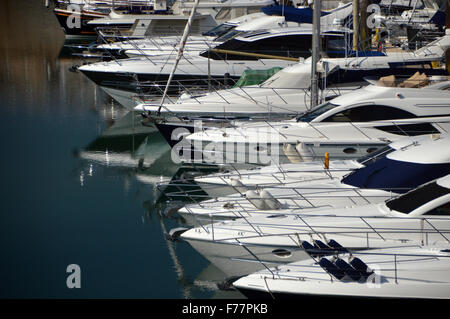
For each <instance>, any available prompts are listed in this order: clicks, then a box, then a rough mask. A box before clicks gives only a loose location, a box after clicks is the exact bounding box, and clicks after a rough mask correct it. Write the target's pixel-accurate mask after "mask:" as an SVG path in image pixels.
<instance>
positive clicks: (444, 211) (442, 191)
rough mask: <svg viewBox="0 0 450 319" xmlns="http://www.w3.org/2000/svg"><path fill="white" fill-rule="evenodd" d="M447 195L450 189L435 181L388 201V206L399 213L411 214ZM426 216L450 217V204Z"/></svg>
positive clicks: (433, 210) (429, 212)
mask: <svg viewBox="0 0 450 319" xmlns="http://www.w3.org/2000/svg"><path fill="white" fill-rule="evenodd" d="M447 194H450V189H448V188H446V187H442V186H440V185H438V184H437V183H436V181H433V182H431V183H428V184H425V185H423V186H421V187H419V188H416V189H414V190H412V191H409V192H407V193H406V194H404V195H401V196H398V197H396V198H393V199H390V200H388V201H386V206H387V207H389V208H390V209H392V210H395V211H397V212H401V213H404V214H409V213H411V212H412V211H414V210H415V209H416V208H419V207H421V206H422V205H424V204H426V203H428V202H430V201H432V200H434V199H437V198H439V197H442V196H444V195H447ZM424 215H450V203H446V204H444V205H441V206H439V207H436V208H433V209H432V210H430V211H428V212H426V213H425V214H424Z"/></svg>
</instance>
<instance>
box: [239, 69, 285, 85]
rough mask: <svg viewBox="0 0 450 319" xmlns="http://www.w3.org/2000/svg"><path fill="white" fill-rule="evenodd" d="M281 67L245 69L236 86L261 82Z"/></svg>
mask: <svg viewBox="0 0 450 319" xmlns="http://www.w3.org/2000/svg"><path fill="white" fill-rule="evenodd" d="M281 69H282V68H281V67H278V66H276V67H273V68H270V69H267V70H245V71H244V72H242V75H241V77H240V78H239V80H238V81H237V82H236V84H235V85H234V87H242V86H249V85H255V84H261V83H263V82H264V81H265V80H267V79H268V78H270V77H271V76H272V75H274V74H275V73H277V72H278V71H280V70H281Z"/></svg>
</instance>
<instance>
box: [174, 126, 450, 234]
mask: <svg viewBox="0 0 450 319" xmlns="http://www.w3.org/2000/svg"><path fill="white" fill-rule="evenodd" d="M449 143H450V138H449V136H448V135H447V134H445V135H442V136H441V137H436V136H432V137H430V136H420V137H416V138H411V139H406V140H405V139H403V141H400V142H397V143H392V144H391V146H392V147H391V149H387V150H385V153H379V154H374V156H373V157H368V161H364V160H363V161H361V163H359V164H362V163H363V165H361V166H362V167H360V168H354V169H353V170H352V171H349V172H350V173H349V174H345V171H330V172H328V171H318V172H317V173H311V172H301V173H299V174H296V175H297V176H295V177H294V178H292V179H290V178H288V179H286V180H283V179H282V178H281V177H280V180H278V181H274V180H273V178H271V176H268V177H267V178H266V179H265V178H264V176H261V177H260V178H259V179H257V180H256V181H255V182H254V183H252V182H249V181H248V180H246V179H245V178H242V179H239V180H235V181H231V182H230V184H231V186H233V190H234V191H235V193H234V194H232V195H228V196H224V195H222V196H220V197H216V198H212V199H210V200H206V201H203V202H200V203H198V204H187V205H185V206H184V207H182V208H181V209H179V210H178V214H180V215H181V216H183V217H184V218H185V220H186V222H187V223H188V224H191V225H197V224H199V223H211V221H214V220H223V219H236V218H242V217H246V218H247V217H251V216H255V215H264V216H267V215H272V214H284V213H285V212H292V211H299V210H300V211H301V210H304V209H311V208H327V207H342V206H354V205H364V204H369V203H379V202H380V201H383V200H385V199H388V198H391V197H392V196H393V194H395V193H403V192H405V191H407V190H408V189H411V188H414V187H417V186H419V185H420V184H422V183H425V182H426V181H429V180H431V179H434V178H438V177H440V176H442V175H445V174H448V173H450V168H449V165H448V163H449V162H450V148H449ZM356 165H358V163H356V164H355V166H356ZM279 176H280V175H279ZM200 180H201V179H200ZM264 180H265V181H266V182H269V183H268V184H269V185H266V186H265V185H264V182H263V181H264ZM215 182H217V181H215ZM270 182H272V183H273V184H272V185H270ZM219 189H220V188H219ZM227 190H229V188H227Z"/></svg>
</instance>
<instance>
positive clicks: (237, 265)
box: [181, 164, 450, 276]
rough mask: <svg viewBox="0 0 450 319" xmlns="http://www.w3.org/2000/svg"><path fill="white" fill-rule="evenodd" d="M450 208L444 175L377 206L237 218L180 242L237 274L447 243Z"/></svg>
mask: <svg viewBox="0 0 450 319" xmlns="http://www.w3.org/2000/svg"><path fill="white" fill-rule="evenodd" d="M447 165H448V164H447ZM413 177H415V176H413ZM329 200H330V202H332V201H333V198H331V197H330V198H329ZM449 205H450V175H445V174H444V177H441V178H439V179H436V180H432V181H430V182H428V183H425V184H423V185H421V186H419V187H418V188H415V189H413V190H411V191H409V192H407V193H405V194H402V195H400V196H397V197H393V198H390V199H388V200H386V201H382V202H379V203H378V204H370V205H360V206H353V207H340V208H332V207H329V208H321V209H310V210H297V211H295V210H292V211H289V212H284V213H283V214H277V213H273V214H268V215H266V216H253V217H247V218H240V219H236V220H234V221H223V222H218V223H213V224H210V225H202V226H201V227H196V228H193V229H190V230H187V231H185V232H183V233H182V234H181V238H182V239H183V240H186V241H188V242H189V243H190V244H191V246H192V247H194V248H195V249H196V250H197V251H199V252H200V253H201V254H202V255H203V256H204V257H205V258H207V259H208V260H209V261H210V262H212V263H214V264H215V265H216V266H217V267H219V268H220V269H222V270H223V271H224V272H225V273H226V274H227V275H229V276H236V275H243V274H245V273H251V272H254V271H257V270H260V269H262V268H264V267H270V266H274V265H277V264H280V263H289V262H296V261H301V260H305V259H309V258H311V257H318V256H324V255H330V254H333V253H334V252H335V251H341V252H342V251H344V250H346V251H350V252H352V251H358V250H371V249H379V248H393V247H399V246H401V247H405V246H414V245H419V244H422V245H428V244H434V243H436V242H439V241H445V242H448V233H449V231H450V228H449V226H450V224H449V223H450V219H449V218H448V216H449V215H450V211H449V207H450V206H449Z"/></svg>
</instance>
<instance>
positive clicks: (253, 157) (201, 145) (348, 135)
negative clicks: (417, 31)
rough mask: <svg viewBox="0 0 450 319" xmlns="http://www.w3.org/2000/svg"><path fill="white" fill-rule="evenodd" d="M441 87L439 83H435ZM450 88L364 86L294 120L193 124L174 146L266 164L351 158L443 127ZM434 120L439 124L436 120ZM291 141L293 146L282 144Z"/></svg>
mask: <svg viewBox="0 0 450 319" xmlns="http://www.w3.org/2000/svg"><path fill="white" fill-rule="evenodd" d="M440 88H442V87H440ZM449 101H450V92H448V91H446V90H442V89H434V88H433V87H432V86H431V87H428V88H427V89H425V88H423V89H417V88H391V87H380V86H375V85H371V86H367V87H364V88H361V89H358V90H355V91H353V92H350V93H347V94H344V95H342V96H340V97H337V98H335V99H332V100H330V101H328V102H325V103H323V104H322V105H319V106H317V107H316V108H314V109H312V110H310V111H309V112H306V113H304V114H303V115H301V116H299V117H297V118H296V119H293V120H288V121H279V122H272V123H271V122H269V121H260V122H258V121H254V122H248V123H242V124H240V125H236V126H235V127H230V128H215V129H214V128H210V129H206V130H202V129H197V130H196V131H194V133H193V134H190V135H187V136H186V137H184V139H182V140H181V141H180V142H178V144H176V145H174V146H173V150H174V152H175V154H179V158H180V160H182V161H187V162H189V161H194V162H209V163H217V164H222V163H237V162H245V163H252V164H266V165H267V164H269V163H271V162H272V163H280V162H281V163H283V162H288V161H289V157H288V155H290V152H289V153H288V152H285V150H290V149H292V148H295V149H296V150H297V151H298V156H299V157H300V158H302V157H306V158H307V160H315V159H318V160H320V159H322V158H323V156H324V154H325V153H329V155H330V158H332V159H344V158H355V157H359V156H363V155H365V154H367V153H370V152H371V151H374V150H376V149H378V148H380V147H382V146H384V145H386V144H387V143H389V142H390V141H395V140H398V139H399V138H400V137H402V136H405V135H406V136H408V135H409V136H411V135H413V136H414V135H421V134H431V133H445V132H447V131H448V129H449V124H450V123H449V115H450V113H449V111H450V102H449ZM437 123H439V124H437ZM289 145H291V146H292V147H287V146H289Z"/></svg>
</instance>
